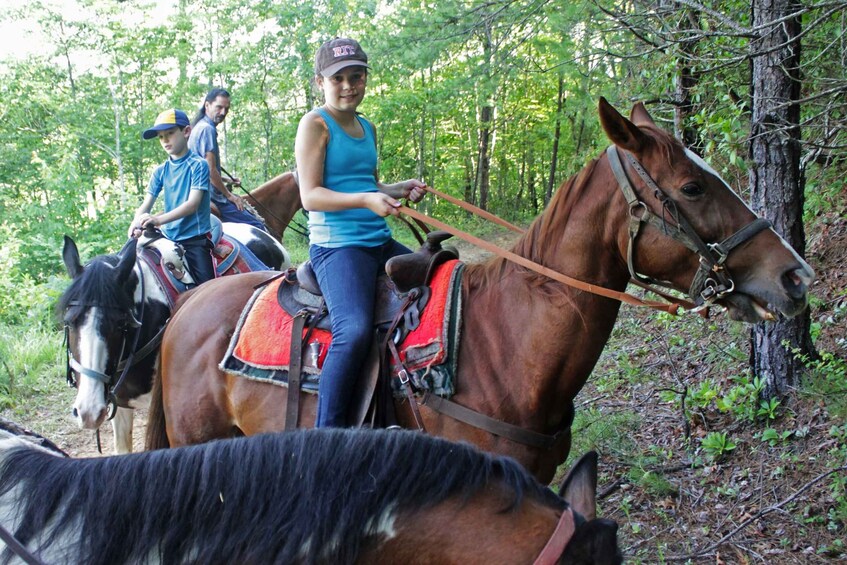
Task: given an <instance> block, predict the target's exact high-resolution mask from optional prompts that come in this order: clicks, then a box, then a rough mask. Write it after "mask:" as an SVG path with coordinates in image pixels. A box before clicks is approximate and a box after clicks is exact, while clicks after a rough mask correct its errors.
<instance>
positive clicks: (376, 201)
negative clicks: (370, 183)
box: [365, 192, 402, 218]
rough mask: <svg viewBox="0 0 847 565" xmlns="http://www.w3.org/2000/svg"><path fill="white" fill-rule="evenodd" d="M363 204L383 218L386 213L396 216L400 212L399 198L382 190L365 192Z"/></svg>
mask: <svg viewBox="0 0 847 565" xmlns="http://www.w3.org/2000/svg"><path fill="white" fill-rule="evenodd" d="M365 204H366V205H367V206H366V207H367V208H368V210H370V211H371V212H373V213H374V214H377V215H379V216H382V217H383V218H384V217H386V216H388V215H392V216H397V215H398V214H400V206H401V205H402V203H401V202H400V201H399V200H397V199H396V198H394V197H392V196H389V195H387V194H385V193H384V192H369V193H367V194H366V195H365Z"/></svg>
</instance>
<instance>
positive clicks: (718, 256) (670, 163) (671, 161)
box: [599, 98, 814, 322]
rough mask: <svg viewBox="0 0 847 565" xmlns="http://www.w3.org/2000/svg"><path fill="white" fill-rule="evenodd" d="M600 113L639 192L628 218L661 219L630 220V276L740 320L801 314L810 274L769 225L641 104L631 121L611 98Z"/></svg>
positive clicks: (624, 243) (624, 239)
mask: <svg viewBox="0 0 847 565" xmlns="http://www.w3.org/2000/svg"><path fill="white" fill-rule="evenodd" d="M599 109H600V121H601V123H602V125H603V129H604V130H605V131H606V134H607V135H608V136H609V139H610V140H611V141H612V143H614V144H615V146H616V147H617V148H618V149H619V151H618V153H619V154H620V155H621V158H620V161H621V163H622V164H623V168H624V170H625V173H624V176H625V177H626V178H628V179H629V180H630V182H631V186H632V187H633V190H634V193H635V194H634V196H635V199H636V201H633V200H632V199H630V198H627V200H630V204H629V208H630V210H629V212H628V213H629V214H630V215H631V216H632V217H637V218H642V220H644V218H645V217H647V216H649V215H651V214H652V215H654V216H655V218H654V221H653V222H652V223H649V222H647V221H641V222H633V225H638V226H639V227H638V229H637V234H636V235H634V236H630V235H627V234H622V235H621V236H620V238H619V240H620V245H621V249H622V250H625V251H623V252H622V253H623V255H624V257H626V256H627V255H629V257H630V267H631V272H634V273H642V274H649V275H650V278H651V279H653V280H655V281H660V282H662V283H665V284H666V285H667V286H670V287H672V288H675V289H677V290H680V291H683V292H687V293H689V294H690V295H691V297H692V299H694V300H696V301H698V302H700V303H702V302H706V303H717V304H720V305H722V306H725V307H726V308H727V309H728V310H729V314H730V316H731V317H732V318H733V319H736V320H743V321H747V322H759V321H762V320H773V319H775V318H776V317H777V315H778V314H781V315H783V316H787V317H792V316H795V315H797V314H799V313H800V312H802V311H803V309H804V308H805V306H806V300H807V291H808V287H809V285H810V284H811V282H812V280H813V279H814V271H813V270H812V268H811V267H810V266H809V265H808V264H807V263H806V262H805V261H804V260H803V259H802V258H800V256H799V255H798V254H797V253H796V252H795V251H794V250H793V249H792V248H791V246H790V245H789V244H788V243H787V242H786V241H785V240H784V239H783V238H782V237H780V236H779V235H778V234H777V233H776V232H775V231H774V230H773V229H772V228H771V227H770V224H769V223H768V222H765V221H764V220H759V219H758V218H757V216H756V214H754V213H753V211H752V210H751V209H750V208H749V207H748V206H747V205H746V204H745V203H744V202H743V201H742V200H741V198H739V197H738V195H737V194H735V193H734V192H733V191H732V189H731V188H730V187H729V185H728V184H727V183H726V182H725V181H724V180H723V179H721V177H720V176H719V175H718V174H717V173H716V172H715V171H714V170H713V169H712V168H711V167H709V165H707V164H706V163H705V162H704V161H703V160H702V159H700V158H699V157H698V156H696V155H695V154H694V153H693V152H691V151H689V150H687V149H686V148H685V147H683V145H682V144H681V143H679V142H678V141H677V140H676V139H674V138H673V137H672V136H670V135H669V134H667V133H666V132H665V131H663V130H661V129H660V128H658V127H657V126H656V124H655V123H654V122H653V119H652V118H651V117H650V114H648V113H647V110H646V109H645V108H644V106H643V105H642V104H640V103H639V104H636V105H635V107H634V108H633V109H632V114H631V116H630V119H629V120H627V119H626V118H624V117H623V116H622V115H621V114H620V113H618V112H617V111H616V110H615V109H614V108H613V107H612V106H611V105H609V104H608V103H607V102H606V100H605V99H602V98H601V99H600V105H599ZM612 157H613V156H610V157H609V159H610V163H611V161H612ZM639 163H640V166H641V167H643V170H641V171H639ZM613 170H614V167H613ZM651 179H652V181H653V182H654V183H655V184H652V183H651ZM619 180H620V177H619ZM621 184H625V182H621ZM687 228H690V229H689V233H688V234H686V233H685V231H686V229H687ZM630 240H631V242H630ZM630 246H631V249H629V248H630ZM628 249H629V250H628ZM701 265H703V267H702V268H701Z"/></svg>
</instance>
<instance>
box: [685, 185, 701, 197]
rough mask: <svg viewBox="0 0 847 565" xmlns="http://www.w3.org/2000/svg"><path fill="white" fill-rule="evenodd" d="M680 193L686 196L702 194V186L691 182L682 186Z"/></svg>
mask: <svg viewBox="0 0 847 565" xmlns="http://www.w3.org/2000/svg"><path fill="white" fill-rule="evenodd" d="M682 193H683V194H684V195H686V196H700V195H701V194H703V187H701V186H700V185H699V184H696V183H693V182H691V183H688V184H686V185H685V186H683V187H682Z"/></svg>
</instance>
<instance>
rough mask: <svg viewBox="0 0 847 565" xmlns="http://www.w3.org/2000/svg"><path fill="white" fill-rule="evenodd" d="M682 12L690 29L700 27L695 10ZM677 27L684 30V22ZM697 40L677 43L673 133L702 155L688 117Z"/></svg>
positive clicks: (691, 110) (696, 75)
mask: <svg viewBox="0 0 847 565" xmlns="http://www.w3.org/2000/svg"><path fill="white" fill-rule="evenodd" d="M683 14H684V15H685V16H686V17H685V21H687V22H688V23H689V24H690V25H689V27H691V28H692V29H698V28H699V27H700V25H699V20H700V13H699V12H697V11H695V10H684V11H683ZM679 27H680V29H681V30H684V28H685V24H683V23H680V24H679ZM697 41H698V40H696V39H694V40H688V39H686V40H683V41H681V42H680V43H679V55H678V59H677V76H676V102H677V105H676V106H675V107H674V119H673V125H674V135H676V137H677V139H679V140H680V141H682V143H683V145H685V146H686V147H688V148H690V149H691V150H692V151H694V152H695V153H697V154H699V155H702V154H703V150H702V149H703V148H702V144H701V140H700V135H699V134H698V132H697V130H696V129H695V128H693V127H691V123H690V117H691V115H692V114H693V113H694V111H695V108H694V102H693V100H692V97H691V92H692V91H693V90H694V88H695V87H696V86H697V83H698V82H699V73H695V72H694V71H693V69H692V67H691V62H692V61H694V60H695V58H696V53H695V49H696V47H697Z"/></svg>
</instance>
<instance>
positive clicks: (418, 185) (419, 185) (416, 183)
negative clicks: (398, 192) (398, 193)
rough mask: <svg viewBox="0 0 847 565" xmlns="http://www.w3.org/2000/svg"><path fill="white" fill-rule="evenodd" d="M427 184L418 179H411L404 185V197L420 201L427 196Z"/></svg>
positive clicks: (412, 200)
mask: <svg viewBox="0 0 847 565" xmlns="http://www.w3.org/2000/svg"><path fill="white" fill-rule="evenodd" d="M427 188H428V187H427V185H426V183H425V182H422V181H420V180H418V179H409V180H407V181H406V182H405V186H404V187H403V193H404V194H403V198H408V199H409V200H410V201H411V202H420V201H421V200H423V197H424V196H426V189H427Z"/></svg>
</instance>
